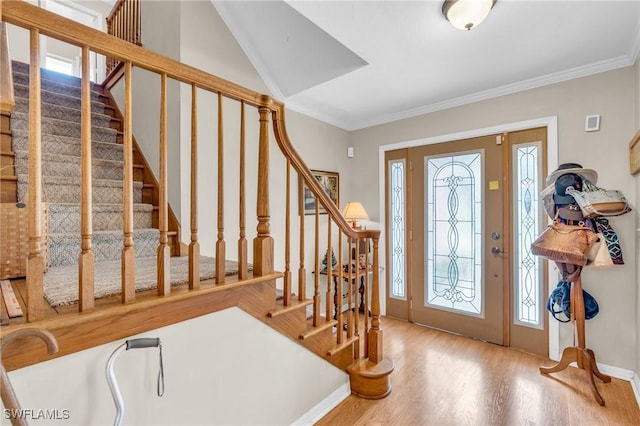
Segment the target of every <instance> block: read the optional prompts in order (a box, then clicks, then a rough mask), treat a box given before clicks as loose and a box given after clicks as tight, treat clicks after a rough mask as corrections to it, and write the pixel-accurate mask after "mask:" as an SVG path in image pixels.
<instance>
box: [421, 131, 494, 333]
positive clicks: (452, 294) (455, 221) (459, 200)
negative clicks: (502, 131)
mask: <svg viewBox="0 0 640 426" xmlns="http://www.w3.org/2000/svg"><path fill="white" fill-rule="evenodd" d="M497 141H499V142H500V143H497ZM410 159H411V164H412V177H411V180H412V185H411V187H412V192H413V193H412V197H411V199H412V211H411V217H412V225H413V236H412V257H413V262H412V263H413V264H414V265H416V266H417V267H414V268H412V269H413V270H412V275H413V279H412V282H413V315H412V316H413V320H414V321H415V322H417V323H420V324H425V325H428V326H430V327H435V328H439V329H444V330H448V331H452V332H455V333H459V334H462V335H465V336H472V337H476V338H479V339H482V340H486V341H489V342H493V343H498V344H502V343H503V328H502V325H503V324H502V323H503V318H502V307H503V291H502V290H503V289H502V282H503V279H502V277H503V267H502V265H503V259H504V256H503V253H502V251H503V246H502V243H503V241H502V234H503V224H504V221H503V208H502V205H503V203H502V150H501V135H497V136H495V135H491V136H483V137H480V138H474V139H467V140H461V141H453V142H447V143H440V144H434V145H427V146H422V147H417V148H413V149H411V152H410ZM492 236H493V239H492ZM496 248H497V249H496ZM492 250H493V251H494V252H492ZM420 266H421V267H420Z"/></svg>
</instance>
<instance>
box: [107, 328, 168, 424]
mask: <svg viewBox="0 0 640 426" xmlns="http://www.w3.org/2000/svg"><path fill="white" fill-rule="evenodd" d="M152 347H158V348H159V349H160V371H159V372H158V384H157V392H158V396H162V395H164V367H163V364H162V344H161V343H160V339H159V338H148V337H147V338H139V339H131V340H127V341H125V342H124V343H123V344H121V345H120V346H118V347H117V348H116V349H115V350H114V351H113V353H112V354H111V356H110V357H109V360H108V361H107V367H106V376H107V383H108V384H109V390H110V391H111V396H112V397H113V402H114V403H115V404H116V418H115V420H114V421H113V424H114V425H115V426H120V425H121V424H122V418H123V417H124V402H123V401H122V394H121V393H120V388H119V387H118V382H117V381H116V375H115V373H114V371H113V366H114V363H115V360H116V357H117V356H118V354H120V352H122V351H124V350H129V349H137V348H152Z"/></svg>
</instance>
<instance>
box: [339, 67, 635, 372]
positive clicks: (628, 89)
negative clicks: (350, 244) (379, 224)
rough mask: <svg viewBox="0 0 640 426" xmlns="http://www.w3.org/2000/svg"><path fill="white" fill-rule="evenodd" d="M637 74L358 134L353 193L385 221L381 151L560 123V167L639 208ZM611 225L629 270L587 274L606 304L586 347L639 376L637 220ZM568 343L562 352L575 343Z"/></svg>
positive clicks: (604, 76) (609, 75) (614, 74)
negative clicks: (592, 121) (537, 122)
mask: <svg viewBox="0 0 640 426" xmlns="http://www.w3.org/2000/svg"><path fill="white" fill-rule="evenodd" d="M636 71H637V70H636V69H634V68H633V67H627V68H624V69H619V70H615V71H610V72H606V73H601V74H598V75H593V76H590V77H585V78H581V79H576V80H572V81H567V82H563V83H558V84H554V85H550V86H546V87H541V88H538V89H533V90H528V91H524V92H521V93H516V94H512V95H508V96H502V97H499V98H495V99H490V100H487V101H482V102H477V103H474V104H470V105H466V106H461V107H458V108H453V109H449V110H445V111H439V112H435V113H431V114H426V115H422V116H419V117H415V118H410V119H405V120H400V121H397V122H393V123H388V124H384V125H380V126H375V127H371V128H368V129H363V130H360V131H356V132H354V133H353V135H352V142H353V145H354V146H355V148H356V152H357V153H358V154H357V155H356V158H354V162H353V170H356V171H357V175H352V176H353V177H352V180H351V182H350V183H349V185H350V189H351V191H354V192H357V193H358V194H360V195H361V198H362V199H363V200H364V201H365V202H366V205H367V206H368V207H367V208H369V209H370V214H372V215H373V216H374V217H378V218H379V217H380V215H379V212H378V205H379V189H378V186H377V185H371V183H370V182H371V181H373V180H376V179H378V156H379V148H378V147H379V146H381V145H389V144H394V143H400V142H406V141H412V140H417V139H424V138H428V137H436V136H441V135H447V134H453V133H457V132H463V131H471V130H474V129H482V128H487V127H493V126H498V127H499V126H500V125H503V124H508V123H514V122H520V121H526V120H531V119H537V118H541V117H548V116H557V118H558V144H559V152H558V159H559V163H563V162H578V163H581V164H582V165H583V166H585V167H588V168H594V169H596V170H597V171H598V172H599V175H600V178H599V181H598V183H599V184H601V185H602V186H603V187H605V188H616V189H620V190H622V191H623V192H624V193H625V195H626V196H627V197H628V198H629V200H630V202H631V204H632V205H633V206H634V207H635V208H636V209H637V199H638V197H637V194H636V191H635V180H634V178H633V177H631V176H630V174H629V168H628V143H629V140H630V139H631V137H632V135H633V134H634V132H635V128H636V124H635V123H636V116H635V113H634V105H635V102H636V101H635V97H636V93H635V91H634V87H635V79H636ZM590 114H600V115H601V130H600V131H599V132H593V133H586V132H585V131H584V123H585V116H586V115H590ZM611 223H612V225H613V226H614V228H615V229H616V231H617V233H618V236H619V237H620V240H621V245H622V249H623V252H624V258H625V261H626V264H625V265H623V266H616V267H615V268H613V269H611V270H608V271H585V273H584V286H585V288H586V289H587V291H589V292H590V293H591V294H593V295H594V296H595V298H596V299H597V300H598V302H599V304H600V314H599V315H598V316H597V317H596V318H594V319H592V320H590V321H587V325H586V328H587V345H588V346H589V347H591V348H592V349H594V351H595V353H596V356H597V359H598V362H602V363H605V364H608V365H612V366H617V367H621V368H625V369H629V370H634V369H635V368H636V366H637V354H636V352H637V345H636V340H637V339H638V332H637V328H638V320H637V317H636V312H637V311H638V300H637V291H638V290H637V286H638V284H637V282H638V279H637V275H636V255H635V254H636V241H635V238H634V237H632V236H633V235H634V233H635V232H634V230H635V217H634V214H628V215H625V216H621V217H617V218H613V219H611ZM563 327H568V326H563ZM562 335H564V334H562ZM564 340H567V339H564ZM564 340H563V341H562V342H561V345H563V346H564V345H570V344H571V342H570V341H564Z"/></svg>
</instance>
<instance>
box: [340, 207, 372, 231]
mask: <svg viewBox="0 0 640 426" xmlns="http://www.w3.org/2000/svg"><path fill="white" fill-rule="evenodd" d="M342 215H343V216H344V218H345V219H347V220H348V221H349V222H351V226H352V227H353V228H356V227H357V225H356V222H357V221H359V220H369V215H368V214H367V212H366V211H365V209H364V207H362V203H360V202H359V201H349V202H348V203H347V205H346V206H344V210H343V211H342Z"/></svg>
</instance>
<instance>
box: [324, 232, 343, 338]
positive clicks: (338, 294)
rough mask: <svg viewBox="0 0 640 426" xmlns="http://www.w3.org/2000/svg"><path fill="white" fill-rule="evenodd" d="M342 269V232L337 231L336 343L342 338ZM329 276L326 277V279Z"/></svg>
mask: <svg viewBox="0 0 640 426" xmlns="http://www.w3.org/2000/svg"><path fill="white" fill-rule="evenodd" d="M343 271H344V269H343V268H342V231H340V230H338V286H337V287H338V288H337V289H336V317H337V318H336V319H337V320H338V332H337V335H338V338H337V340H336V343H342V338H343V336H344V333H343V332H342V330H344V317H343V316H342V294H343V293H342V291H343V287H342V285H343V280H344V277H343V275H342V273H343ZM328 277H329V275H327V278H328Z"/></svg>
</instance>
